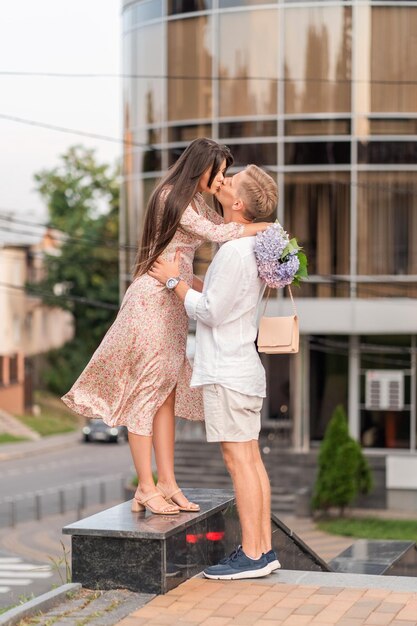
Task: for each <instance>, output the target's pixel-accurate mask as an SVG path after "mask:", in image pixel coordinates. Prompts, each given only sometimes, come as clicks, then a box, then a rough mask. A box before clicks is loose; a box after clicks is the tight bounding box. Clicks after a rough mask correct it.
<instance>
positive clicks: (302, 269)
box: [297, 252, 308, 278]
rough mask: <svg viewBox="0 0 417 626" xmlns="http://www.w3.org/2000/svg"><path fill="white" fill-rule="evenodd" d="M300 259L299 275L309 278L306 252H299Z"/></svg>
mask: <svg viewBox="0 0 417 626" xmlns="http://www.w3.org/2000/svg"><path fill="white" fill-rule="evenodd" d="M297 257H298V260H299V262H300V267H299V268H298V271H297V276H300V277H301V278H307V277H308V271H307V265H308V262H307V257H306V255H305V254H304V252H299V253H298V254H297Z"/></svg>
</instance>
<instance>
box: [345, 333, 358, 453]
mask: <svg viewBox="0 0 417 626" xmlns="http://www.w3.org/2000/svg"><path fill="white" fill-rule="evenodd" d="M359 383H360V354H359V337H358V336H357V335H351V336H350V337H349V380H348V422H349V433H350V435H351V436H352V437H353V438H354V439H356V441H359V439H360V409H359V404H360V395H359V389H360V386H359Z"/></svg>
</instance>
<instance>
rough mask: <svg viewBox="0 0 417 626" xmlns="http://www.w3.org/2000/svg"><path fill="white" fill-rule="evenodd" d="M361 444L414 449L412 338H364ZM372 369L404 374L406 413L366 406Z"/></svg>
mask: <svg viewBox="0 0 417 626" xmlns="http://www.w3.org/2000/svg"><path fill="white" fill-rule="evenodd" d="M360 351H361V372H362V374H361V389H360V394H361V398H360V401H361V443H362V445H363V446H364V447H368V448H409V447H410V415H411V412H410V400H411V394H410V390H411V385H410V382H411V381H410V375H409V371H410V368H411V360H410V337H409V336H407V335H399V336H389V335H384V336H378V335H375V336H372V335H371V336H366V337H361V343H360ZM368 370H391V371H392V370H394V371H400V372H401V371H403V372H404V384H403V393H404V406H403V410H398V411H396V410H393V409H384V408H381V409H373V410H369V409H367V408H366V407H365V398H366V395H365V389H366V372H367V371H368Z"/></svg>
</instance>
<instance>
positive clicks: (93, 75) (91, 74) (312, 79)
mask: <svg viewBox="0 0 417 626" xmlns="http://www.w3.org/2000/svg"><path fill="white" fill-rule="evenodd" d="M0 76H16V77H19V76H21V77H39V78H41V77H42V78H88V79H91V78H117V79H152V80H167V79H168V80H207V81H226V80H262V81H273V82H278V83H280V82H283V83H291V82H302V83H311V82H312V83H359V84H377V85H416V84H417V80H398V79H395V80H393V79H382V78H381V79H375V78H370V79H366V78H323V77H309V76H305V77H303V78H295V77H294V78H292V77H290V76H284V77H277V76H250V75H243V76H211V75H201V74H200V75H192V74H191V75H190V74H125V73H121V74H120V73H119V74H118V73H100V72H88V73H82V72H25V71H22V72H21V71H13V70H0Z"/></svg>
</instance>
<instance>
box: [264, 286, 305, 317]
mask: <svg viewBox="0 0 417 626" xmlns="http://www.w3.org/2000/svg"><path fill="white" fill-rule="evenodd" d="M287 287H288V291H289V292H290V298H291V304H292V309H293V311H294V315H297V308H296V306H295V301H294V298H293V297H292V291H291V287H290V285H287ZM270 293H271V287H268V293H267V296H266V300H265V306H264V310H263V313H262V315H265V311H266V305H267V304H268V300H269V294H270Z"/></svg>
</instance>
